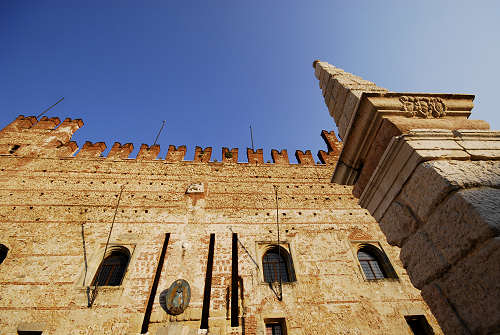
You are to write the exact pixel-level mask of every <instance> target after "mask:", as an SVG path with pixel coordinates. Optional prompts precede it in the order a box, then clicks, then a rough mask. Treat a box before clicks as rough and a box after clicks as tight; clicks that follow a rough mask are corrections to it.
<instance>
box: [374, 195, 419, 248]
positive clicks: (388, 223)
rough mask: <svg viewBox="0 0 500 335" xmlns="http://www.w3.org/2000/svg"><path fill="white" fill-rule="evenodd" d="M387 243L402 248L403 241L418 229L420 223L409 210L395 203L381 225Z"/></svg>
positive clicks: (386, 213)
mask: <svg viewBox="0 0 500 335" xmlns="http://www.w3.org/2000/svg"><path fill="white" fill-rule="evenodd" d="M379 226H380V228H381V229H382V231H383V232H384V234H385V236H386V238H387V242H389V244H391V245H397V246H398V247H401V245H402V243H403V241H404V240H405V239H406V238H408V237H409V236H410V235H411V234H413V233H414V232H415V231H416V230H417V229H418V223H417V221H416V220H415V218H414V217H413V216H412V215H411V213H410V211H409V210H408V208H406V207H405V206H404V205H402V204H400V203H399V202H397V201H393V202H392V204H391V205H390V206H389V208H388V209H387V211H386V212H385V214H384V216H383V218H382V219H381V220H380V223H379Z"/></svg>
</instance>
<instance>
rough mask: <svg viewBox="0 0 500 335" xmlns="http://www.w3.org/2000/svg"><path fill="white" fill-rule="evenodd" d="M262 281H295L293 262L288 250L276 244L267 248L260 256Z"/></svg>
mask: <svg viewBox="0 0 500 335" xmlns="http://www.w3.org/2000/svg"><path fill="white" fill-rule="evenodd" d="M262 268H263V270H264V281H265V282H266V283H273V282H277V281H280V279H281V281H282V282H284V283H289V282H292V281H295V275H294V271H293V263H292V259H291V257H290V255H289V254H288V252H287V251H286V250H285V249H283V248H281V247H278V246H273V247H271V248H269V249H268V250H267V251H266V253H265V254H264V256H263V257H262Z"/></svg>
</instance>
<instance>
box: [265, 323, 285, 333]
mask: <svg viewBox="0 0 500 335" xmlns="http://www.w3.org/2000/svg"><path fill="white" fill-rule="evenodd" d="M266 335H283V331H282V328H281V325H280V324H279V323H267V324H266Z"/></svg>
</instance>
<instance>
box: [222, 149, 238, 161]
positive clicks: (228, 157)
mask: <svg viewBox="0 0 500 335" xmlns="http://www.w3.org/2000/svg"><path fill="white" fill-rule="evenodd" d="M222 162H224V163H238V148H233V149H231V150H229V149H228V148H226V147H224V148H222Z"/></svg>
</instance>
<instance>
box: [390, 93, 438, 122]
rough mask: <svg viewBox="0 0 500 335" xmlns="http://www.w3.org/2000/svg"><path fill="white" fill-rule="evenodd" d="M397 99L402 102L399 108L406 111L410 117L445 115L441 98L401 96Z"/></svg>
mask: <svg viewBox="0 0 500 335" xmlns="http://www.w3.org/2000/svg"><path fill="white" fill-rule="evenodd" d="M399 101H401V103H402V104H403V106H402V107H401V110H403V111H406V112H408V113H409V114H410V116H411V117H415V116H416V117H421V118H440V117H444V116H446V105H445V103H444V101H443V99H441V98H437V97H411V96H402V97H401V98H399Z"/></svg>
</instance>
